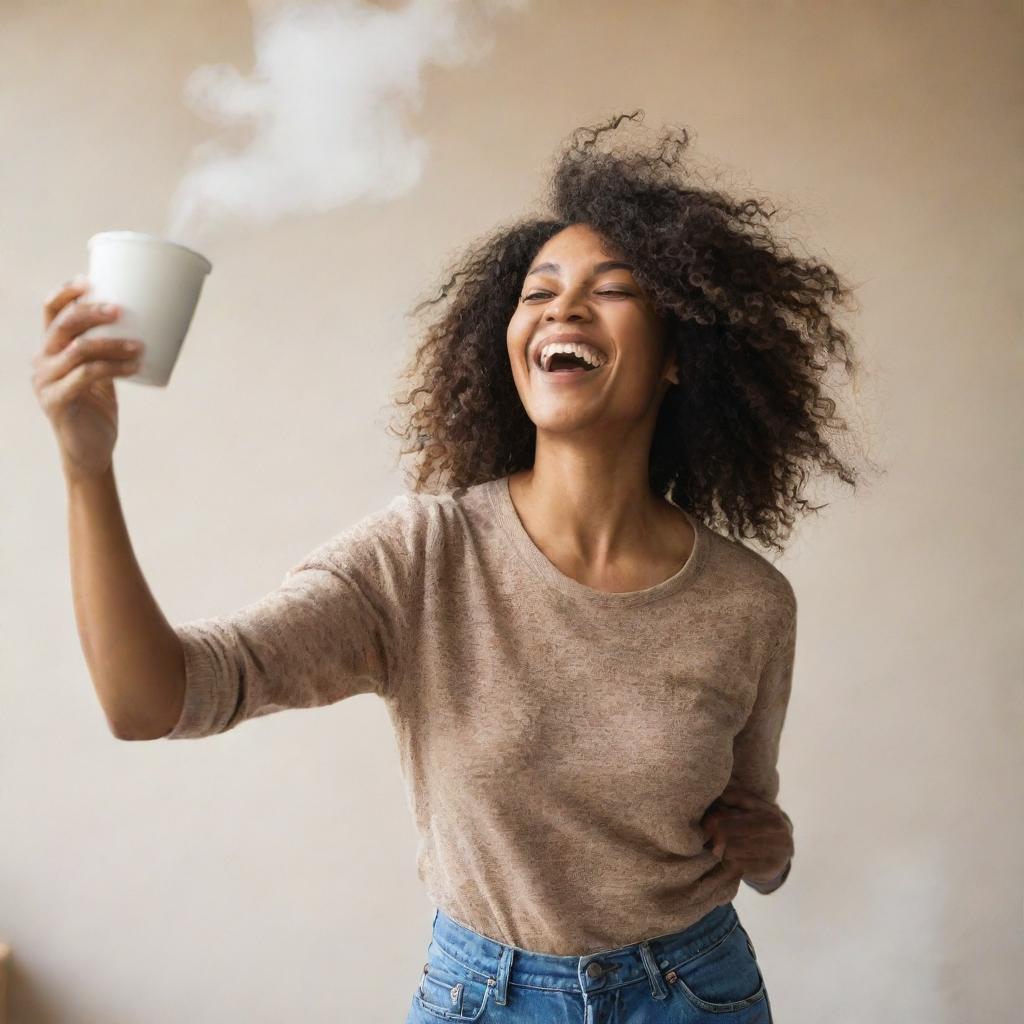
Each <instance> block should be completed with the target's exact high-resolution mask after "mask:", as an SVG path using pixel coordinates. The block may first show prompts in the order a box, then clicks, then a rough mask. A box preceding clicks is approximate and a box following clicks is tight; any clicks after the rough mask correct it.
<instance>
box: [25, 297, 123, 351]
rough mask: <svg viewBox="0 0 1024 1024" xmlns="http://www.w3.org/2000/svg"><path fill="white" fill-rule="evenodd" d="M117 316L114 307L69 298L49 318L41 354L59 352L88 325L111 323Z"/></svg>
mask: <svg viewBox="0 0 1024 1024" xmlns="http://www.w3.org/2000/svg"><path fill="white" fill-rule="evenodd" d="M118 316H120V311H119V310H118V309H116V308H111V307H109V306H106V305H100V304H98V303H95V302H77V301H73V300H69V301H68V302H66V303H65V304H64V306H63V307H62V308H61V310H60V312H59V313H57V314H56V316H55V317H54V318H53V320H51V322H50V326H49V328H48V330H47V332H46V335H45V337H44V339H43V349H42V354H43V355H44V356H51V355H54V354H56V353H57V352H61V351H63V350H64V349H65V348H66V347H67V346H68V345H70V344H71V342H72V341H73V340H74V339H76V338H77V337H78V335H79V334H84V333H85V332H86V331H87V330H89V328H90V327H95V326H97V325H98V324H107V323H112V322H113V321H115V320H116V319H117V318H118Z"/></svg>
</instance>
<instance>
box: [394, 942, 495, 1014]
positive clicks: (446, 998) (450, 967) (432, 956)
mask: <svg viewBox="0 0 1024 1024" xmlns="http://www.w3.org/2000/svg"><path fill="white" fill-rule="evenodd" d="M493 987H494V986H493V979H491V978H488V977H487V975H485V974H481V973H480V972H479V971H475V970H473V968H471V967H467V966H466V965H465V964H463V963H462V962H461V961H459V960H456V959H455V958H454V957H452V956H451V955H450V954H448V953H445V952H444V950H442V949H441V948H440V947H439V946H437V945H436V943H434V942H433V940H431V943H430V945H429V946H428V947H427V962H426V963H425V964H424V965H423V973H422V975H421V976H420V984H419V987H418V988H417V990H416V994H415V996H414V997H413V998H414V1001H415V1003H416V1005H417V1006H418V1007H419V1008H420V1009H421V1010H422V1011H423V1012H424V1013H426V1014H428V1015H430V1016H431V1017H436V1018H438V1019H440V1020H452V1021H459V1020H461V1021H478V1020H480V1018H481V1017H482V1016H483V1013H484V1010H486V1009H487V1004H488V1002H489V1001H490V998H491V990H492V988H493Z"/></svg>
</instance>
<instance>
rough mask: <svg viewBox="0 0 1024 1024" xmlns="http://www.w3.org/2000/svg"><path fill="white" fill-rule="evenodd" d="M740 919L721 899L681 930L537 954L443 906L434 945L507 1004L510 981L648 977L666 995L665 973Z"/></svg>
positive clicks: (552, 986) (615, 982) (582, 984)
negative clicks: (575, 952)
mask: <svg viewBox="0 0 1024 1024" xmlns="http://www.w3.org/2000/svg"><path fill="white" fill-rule="evenodd" d="M738 923H739V917H738V915H737V913H736V909H735V907H733V905H732V903H731V902H730V903H723V904H720V905H719V906H717V907H715V908H714V909H713V910H711V911H710V912H709V913H707V914H705V915H704V917H702V918H701V919H700V920H699V921H695V922H694V923H693V924H691V925H690V926H689V927H687V928H684V929H682V930H681V931H678V932H671V933H670V934H668V935H656V936H653V937H651V938H648V939H644V940H642V941H640V942H634V943H631V944H630V945H628V946H620V947H619V948H618V949H606V950H601V951H599V952H596V953H587V954H586V955H585V956H555V955H553V954H550V953H535V952H532V951H530V950H526V949H520V948H519V947H518V946H512V945H507V944H505V943H503V942H498V941H497V940H496V939H491V938H488V937H487V936H486V935H481V934H480V933H479V932H476V931H473V929H472V928H469V927H467V926H466V925H464V924H461V923H460V922H458V921H456V920H454V919H453V918H451V917H449V916H448V915H447V914H446V913H445V912H444V911H443V910H441V909H440V908H439V907H438V908H436V909H435V912H434V920H433V926H432V931H433V942H434V945H435V946H436V947H438V948H439V949H440V950H441V951H442V953H444V954H445V955H446V956H449V957H451V958H452V959H454V960H456V961H458V962H459V963H461V964H462V965H463V967H466V968H468V969H469V970H471V971H475V972H477V973H479V974H480V975H482V976H484V977H485V978H486V979H487V983H488V984H490V985H494V996H495V1001H496V1002H497V1003H499V1004H500V1005H502V1006H504V1005H505V1004H506V1002H507V998H506V993H507V989H508V986H509V985H523V986H529V987H532V988H542V989H549V990H558V991H565V992H577V993H586V992H598V991H608V990H609V989H613V988H618V987H620V986H622V985H628V984H632V983H634V982H636V981H639V980H640V979H642V978H644V977H646V978H647V979H648V981H649V983H650V986H651V993H652V995H654V996H655V998H664V997H665V995H667V993H668V987H667V984H666V982H665V981H664V978H663V977H662V975H663V974H665V973H668V972H669V971H671V970H673V969H676V968H679V967H680V966H681V965H682V964H684V963H685V962H686V961H687V960H689V959H691V958H692V957H695V956H699V955H700V954H701V953H703V952H704V951H705V950H707V949H708V948H710V947H711V946H713V945H715V944H716V943H717V942H720V941H721V940H722V939H723V938H725V936H726V935H728V934H729V933H730V932H731V931H732V930H733V929H734V928H735V927H736V926H737V924H738Z"/></svg>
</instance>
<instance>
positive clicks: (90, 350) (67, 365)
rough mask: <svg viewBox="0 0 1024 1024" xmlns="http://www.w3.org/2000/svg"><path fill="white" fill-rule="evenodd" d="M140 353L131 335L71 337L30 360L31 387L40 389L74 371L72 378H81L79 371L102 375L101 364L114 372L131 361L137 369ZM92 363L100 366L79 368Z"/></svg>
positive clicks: (102, 367) (70, 374)
mask: <svg viewBox="0 0 1024 1024" xmlns="http://www.w3.org/2000/svg"><path fill="white" fill-rule="evenodd" d="M141 354H142V348H141V346H140V345H139V343H138V342H137V341H136V340H135V339H133V338H81V337H77V338H73V339H72V340H71V342H70V343H69V344H67V345H66V346H65V347H64V348H63V349H61V350H60V351H59V352H56V353H54V354H53V355H50V356H44V357H42V358H41V359H38V360H33V363H34V365H35V366H36V372H35V375H34V376H33V378H32V383H33V387H34V388H35V389H36V391H40V392H41V391H42V389H43V388H45V387H46V386H47V385H49V384H52V383H53V382H54V381H56V380H60V379H61V378H64V377H69V376H72V375H73V374H76V371H77V376H76V377H75V379H76V380H81V378H82V374H83V373H84V374H91V373H95V374H100V375H102V374H103V373H104V372H105V370H104V366H106V369H107V370H111V371H114V372H117V371H118V370H119V369H120V368H123V367H127V366H128V365H129V364H135V365H134V369H138V365H137V364H138V360H139V359H140V357H141ZM92 363H97V364H100V365H98V366H97V367H96V369H95V370H89V369H83V367H88V366H89V365H90V364H92ZM90 379H91V378H90Z"/></svg>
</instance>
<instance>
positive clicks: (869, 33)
mask: <svg viewBox="0 0 1024 1024" xmlns="http://www.w3.org/2000/svg"><path fill="white" fill-rule="evenodd" d="M391 6H394V5H391ZM0 18H2V21H0V68H2V69H3V70H2V72H0V81H2V85H3V88H2V92H0V118H2V121H0V127H2V130H3V138H4V142H5V146H4V154H5V155H4V159H3V160H2V161H0V195H2V196H3V202H2V203H0V291H2V295H3V309H4V314H5V326H4V330H3V332H2V335H0V337H2V345H3V374H2V377H0V386H2V389H3V405H2V420H0V431H2V434H3V438H4V442H3V446H2V449H3V488H2V491H3V494H2V497H3V516H4V530H3V540H2V549H0V550H2V560H3V565H2V570H3V580H4V587H3V593H4V598H3V602H4V603H3V613H2V624H3V633H4V643H3V665H2V671H3V676H2V686H3V693H2V708H0V837H2V838H0V939H2V940H5V941H7V942H9V943H11V944H12V946H13V950H14V959H13V964H12V975H11V993H10V1010H11V1019H12V1020H13V1021H14V1022H15V1024H51V1022H60V1024H83V1022H100V1021H102V1022H103V1024H136V1022H142V1021H145V1022H146V1024H162V1022H179V1021H183V1020H188V1021H191V1022H194V1024H206V1022H213V1021H217V1022H223V1021H229V1022H234V1021H249V1022H257V1021H259V1022H264V1021H266V1022H271V1021H273V1022H277V1021H284V1020H303V1021H308V1022H310V1024H313V1022H317V1024H321V1022H323V1024H327V1022H338V1021H356V1020H358V1021H360V1022H361V1024H373V1022H378V1021H379V1022H387V1024H397V1022H399V1021H402V1020H404V1019H405V1013H406V1010H407V1007H408V1005H409V1000H410V998H411V995H412V992H413V989H414V987H415V985H416V983H417V981H418V976H419V970H420V967H421V966H422V963H423V961H424V960H425V959H426V956H425V950H426V945H427V942H428V941H429V930H430V921H431V917H432V913H433V907H432V905H431V904H430V903H429V901H428V899H427V897H426V894H425V893H424V891H423V890H422V888H421V886H420V883H419V881H418V879H417V878H416V876H415V866H414V854H415V843H416V837H415V835H414V833H413V831H412V827H411V822H410V819H409V816H408V809H407V806H406V804H405V799H404V793H403V782H402V779H401V777H400V773H399V769H398V762H397V758H396V751H395V746H394V741H393V738H392V735H391V732H390V728H389V724H388V720H387V716H386V713H385V709H384V707H383V705H382V704H381V703H380V702H378V701H377V700H376V698H374V697H372V696H367V695H363V696H360V697H356V698H353V699H351V700H349V701H345V702H342V703H341V704H338V705H335V706H332V707H328V708H323V709H319V710H318V711H316V712H313V711H291V712H286V713H281V714H277V715H273V716H270V717H268V718H264V719H262V720H257V721H253V722H250V723H246V724H245V725H243V726H241V727H239V728H238V729H236V730H234V731H232V732H231V733H229V734H225V735H224V736H221V737H215V738H211V739H207V740H204V741H198V742H197V741H180V742H174V743H171V742H154V743H127V742H119V741H118V740H116V739H115V738H114V737H112V736H111V734H110V733H109V732H108V731H107V727H106V723H105V720H104V717H103V714H102V711H101V709H100V707H99V705H98V702H97V700H96V698H95V695H94V691H93V687H92V683H91V680H90V678H89V675H88V672H87V669H86V666H85V662H84V659H83V656H82V654H81V651H80V648H79V645H78V639H77V633H76V631H75V625H74V613H73V608H72V603H71V592H70V580H69V572H68V563H67V538H66V521H65V515H66V504H65V493H64V487H63V481H62V478H61V475H60V472H59V463H58V461H57V453H56V448H55V444H54V440H53V437H52V433H51V431H50V427H49V424H48V422H47V421H46V419H45V416H44V415H43V413H42V410H41V409H40V408H39V406H38V404H37V401H36V398H35V395H34V394H33V392H32V389H31V384H30V374H31V368H30V366H29V360H30V358H31V356H32V355H33V354H34V352H35V351H36V349H37V348H38V346H39V344H40V321H41V302H42V299H43V297H44V295H45V294H46V293H48V292H49V291H50V290H51V289H52V288H54V287H55V286H56V285H58V284H60V283H61V282H62V281H64V280H66V279H67V278H69V277H71V276H72V275H73V274H75V273H77V272H79V271H84V270H85V269H86V268H87V261H86V255H85V241H86V239H87V238H88V237H89V236H90V235H91V234H93V233H94V232H96V231H100V230H105V229H109V228H115V227H116V228H120V227H135V228H137V229H139V230H153V229H157V230H158V229H159V226H160V225H161V224H162V223H163V219H164V216H165V211H166V203H167V200H168V197H169V196H170V194H171V192H172V190H173V188H174V186H175V185H176V183H177V181H178V180H179V177H180V174H181V171H182V167H183V163H184V158H185V155H186V154H187V153H188V151H189V150H190V149H191V148H192V146H194V145H195V144H196V143H198V142H200V141H201V140H202V139H203V138H206V137H208V136H209V135H210V133H211V129H210V128H209V126H206V125H203V124H201V123H199V122H198V121H197V120H196V119H195V118H194V117H193V116H192V115H191V114H190V113H189V112H188V111H187V110H186V109H185V107H184V106H183V105H182V103H181V102H180V89H181V83H182V82H183V80H184V78H185V77H186V76H187V74H188V73H189V71H190V70H191V69H192V68H194V67H195V66H196V65H198V64H205V63H211V62H221V61H224V62H231V63H234V64H235V65H236V66H238V67H240V68H246V67H247V66H248V65H249V62H250V60H251V50H250V46H251V41H252V36H251V25H250V11H249V9H248V8H247V7H246V5H245V4H244V3H242V2H240V0H238V2H230V3H229V2H216V3H210V2H208V0H203V2H199V0H190V2H187V3H186V2H176V3H163V4H153V3H135V4H131V3H121V4H113V3H98V2H80V3H75V4H64V3H32V4H29V3H26V2H21V3H7V4H5V5H4V7H3V8H0ZM1022 34H1024V33H1022V17H1021V8H1020V5H1019V3H1016V2H1014V3H1010V2H992V0H988V2H973V3H970V4H968V3H941V2H903V3H898V2H897V3H883V2H877V0H874V2H866V0H859V2H857V3H852V2H851V3H847V2H841V3H823V2H816V0H802V2H766V3H753V2H746V3H730V2H719V3H714V2H700V3H674V2H644V3H637V4H624V3H607V2H596V3H595V2H591V0H588V2H586V3H583V2H579V0H559V2H558V3H554V2H546V3H542V2H534V3H533V4H532V6H531V7H530V8H529V9H528V10H526V11H524V12H523V13H521V14H518V15H515V16H509V17H505V18H503V19H502V21H501V24H500V28H499V30H498V32H497V36H496V45H495V47H494V50H493V52H492V53H491V54H490V56H489V57H488V59H487V60H486V61H483V62H481V63H479V64H476V65H468V66H465V67H460V68H455V69H438V68H435V69H429V70H428V72H427V75H426V79H425V102H424V105H423V108H422V110H421V111H420V113H419V114H418V116H417V118H416V124H415V128H416V130H417V132H419V133H420V134H421V135H422V136H423V137H424V138H425V139H426V140H427V141H428V142H429V144H430V146H431V155H430V159H429V161H428V165H427V169H426V174H425V177H424V179H423V180H422V182H421V183H420V185H419V186H418V187H417V189H416V190H415V191H414V192H412V193H411V194H409V195H408V196H406V197H404V198H402V199H400V200H397V201H394V202H389V203H374V204H358V205H355V206H351V207H348V208H345V209H342V210H338V211H335V212H333V213H328V214H324V215H321V216H304V217H295V218H289V219H287V220H285V221H284V222H282V223H278V224H275V225H272V226H268V227H262V228H261V227H252V228H251V229H246V228H245V227H244V226H242V227H239V228H236V229H235V230H234V231H232V232H229V233H228V234H227V235H226V236H225V237H224V238H222V239H221V240H220V241H219V242H218V243H217V245H216V247H215V251H213V252H209V253H208V255H210V256H211V258H212V260H213V262H214V264H215V268H214V272H213V274H212V275H211V277H210V278H208V279H207V283H206V286H205V289H204V293H203V297H202V301H201V303H200V307H199V309H198V312H197V314H196V318H195V320H194V322H193V325H192V329H191V331H190V334H189V337H188V339H187V342H186V346H185V348H184V350H183V352H182V356H181V359H180V362H179V364H178V366H177V367H176V368H175V371H174V378H173V380H172V383H171V386H170V387H169V388H167V389H154V388H148V387H141V386H133V385H130V384H123V383H119V384H118V385H117V387H118V393H119V397H120V403H121V436H120V439H119V442H118V448H117V451H116V453H115V470H116V474H117V479H118V482H119V488H120V493H121V498H122V501H123V504H124V508H125V513H126V517H127V521H128V524H129V528H130V530H131V535H132V539H133V542H134V546H135V550H136V553H137V555H138V558H139V561H140V563H141V565H142V567H143V571H144V572H145V574H146V577H147V580H148V582H149V584H150V586H151V588H152V589H153V592H154V594H155V595H156V596H157V599H158V600H159V602H160V603H161V606H162V608H163V610H164V612H165V613H166V615H167V616H168V618H169V619H170V620H171V621H173V622H182V621H186V620H188V619H192V618H199V617H202V616H206V615H216V614H219V613H223V612H227V611H229V610H231V609H233V608H236V607H239V606H241V605H242V604H244V603H248V602H250V601H252V600H254V599H256V598H258V597H260V596H261V595H263V594H264V593H267V592H268V591H270V590H271V589H273V588H275V587H276V586H277V585H278V584H279V583H280V581H281V578H282V576H283V574H284V571H285V569H286V568H287V567H288V566H290V565H292V564H293V563H294V562H296V561H297V560H298V559H299V558H300V557H301V556H302V555H303V554H305V552H307V551H308V550H310V549H312V548H313V547H314V546H315V545H317V544H318V543H320V542H321V541H322V540H324V539H325V538H327V537H328V536H330V535H332V534H333V533H334V532H336V531H338V530H340V529H342V528H344V527H345V526H347V525H349V524H351V523H352V522H354V521H355V520H356V519H358V518H360V517H361V516H363V515H365V514H367V513H369V512H371V511H373V510H375V509H377V508H379V507H380V506H381V505H382V504H383V503H384V502H386V501H387V500H388V499H389V498H390V497H391V496H392V495H394V494H396V493H398V492H399V491H400V490H401V489H402V487H403V486H404V485H403V482H402V478H401V475H400V471H399V469H398V468H397V466H396V463H395V450H396V445H395V442H394V441H393V440H392V439H390V438H388V437H387V436H386V435H385V433H384V430H383V424H384V422H385V420H386V417H387V408H386V403H387V399H388V395H389V393H390V390H391V388H392V385H393V383H394V376H395V373H396V371H397V369H398V368H399V366H400V364H401V363H402V361H403V358H404V354H405V351H406V348H407V347H408V346H409V345H410V344H411V342H412V340H413V339H412V334H413V329H412V328H411V327H410V324H409V322H407V321H404V320H403V316H404V313H405V312H406V311H407V310H408V309H409V308H410V307H411V305H412V304H413V302H414V301H415V300H418V299H419V298H422V297H423V296H424V295H425V294H426V293H427V292H428V291H429V290H430V289H431V288H433V287H434V286H435V284H436V282H437V281H438V280H439V279H440V275H441V270H442V267H443V266H444V265H446V261H447V260H448V258H449V257H450V256H451V255H452V254H453V253H454V252H456V251H457V250H458V249H459V248H460V247H461V246H463V245H464V244H466V243H467V242H468V241H469V240H470V239H471V238H475V237H477V236H479V235H481V234H483V233H485V232H486V231H488V230H490V228H491V227H492V226H494V225H495V224H497V223H499V222H505V221H507V220H508V219H510V218H512V217H514V216H518V215H519V214H521V213H526V212H529V211H531V210H534V209H536V205H537V204H536V198H535V197H536V196H537V195H538V194H539V190H540V189H541V187H542V186H543V175H544V169H545V168H546V167H547V166H548V164H549V161H550V160H551V158H552V156H553V154H554V153H555V152H556V150H557V149H558V148H559V147H560V146H561V145H562V143H563V142H564V141H565V139H566V138H567V137H568V135H569V134H570V133H571V131H572V130H573V129H574V128H575V127H576V126H578V125H583V124H592V123H595V122H598V121H602V120H605V119H606V118H608V117H610V116H612V115H613V114H615V113H617V112H626V111H630V110H632V109H635V108H637V107H641V108H643V109H644V110H645V111H646V121H645V124H646V126H647V127H648V128H649V129H650V130H651V131H656V130H657V128H658V127H659V126H660V125H662V124H664V123H678V124H684V125H686V126H687V127H689V128H691V129H693V130H694V131H695V132H696V133H697V137H696V140H695V143H694V148H693V151H694V153H695V154H696V155H698V156H699V157H700V158H702V159H705V160H707V161H709V162H710V163H712V164H714V165H716V166H719V167H722V168H725V169H727V170H728V171H730V172H731V173H732V174H733V175H735V176H736V178H737V179H739V180H746V181H749V182H750V183H751V187H752V188H753V189H756V192H757V194H758V195H761V194H766V195H768V196H771V197H774V198H775V199H776V200H778V201H779V202H782V203H784V204H786V205H787V206H789V207H792V208H794V209H796V210H797V211H800V212H801V213H802V220H801V221H791V222H790V224H789V225H788V229H789V230H791V231H793V232H799V235H800V237H801V238H802V240H803V242H804V243H805V244H806V246H807V248H808V250H809V251H811V252H813V253H817V254H820V255H822V256H823V257H825V258H827V259H829V260H831V261H832V262H833V265H834V266H836V268H837V269H838V270H840V272H842V273H844V274H847V275H848V276H849V277H850V278H851V279H853V280H855V281H857V282H860V283H861V286H860V288H859V290H858V298H859V301H860V303H861V305H862V312H861V313H860V314H859V316H858V317H857V318H856V319H855V321H854V322H853V323H852V324H851V327H852V330H853V331H854V333H855V338H856V341H857V345H858V350H859V352H860V354H861V355H862V357H863V358H864V360H865V362H866V364H867V366H868V368H869V369H870V371H871V375H870V377H868V378H867V379H866V391H865V401H866V402H867V403H868V404H869V409H870V403H873V404H874V407H875V408H874V409H873V410H870V411H871V413H872V424H871V426H870V432H871V438H870V440H871V443H872V445H873V454H874V456H875V458H877V459H878V460H879V461H880V462H881V463H883V464H884V465H885V466H886V467H887V472H886V474H885V475H884V477H882V478H881V479H879V480H878V482H876V483H875V484H873V485H869V486H867V487H865V489H864V490H863V491H862V492H859V493H858V494H857V495H856V496H852V495H851V494H850V492H849V491H848V490H847V489H834V490H833V492H832V494H831V501H832V504H831V505H830V506H829V508H828V509H826V510H825V511H824V512H823V514H822V515H821V517H820V518H818V519H817V520H815V519H808V520H806V521H805V522H804V523H803V525H802V526H801V527H800V528H799V529H798V532H797V534H796V536H795V537H794V540H793V543H792V545H791V547H790V549H789V550H788V551H787V553H786V554H785V556H784V557H782V558H780V559H779V560H778V561H777V563H776V564H777V565H778V566H779V567H780V568H781V569H782V570H783V571H784V572H786V573H787V575H788V576H789V578H790V579H791V581H792V582H793V584H794V587H795V589H796V592H797V595H798V598H799V601H800V610H801V620H800V638H799V647H798V652H797V662H796V671H795V681H794V692H793V698H792V702H791V705H790V712H789V717H788V720H787V724H786V730H785V734H784V741H783V750H782V756H781V761H780V772H781V778H782V789H781V793H780V803H781V805H782V806H783V807H784V808H785V809H786V810H787V812H788V813H789V814H790V815H791V817H792V818H793V820H794V822H795V830H796V857H795V862H794V867H793V872H792V875H791V876H790V878H789V880H788V882H787V883H786V885H785V886H784V887H783V888H782V889H780V890H779V891H778V892H776V893H775V894H773V895H770V896H761V895H759V894H757V893H755V892H753V891H752V890H750V889H748V888H747V887H746V886H742V887H741V890H740V893H739V895H738V897H737V899H736V906H737V909H738V912H739V914H740V916H741V918H742V920H743V921H744V923H745V925H746V927H747V929H748V930H749V932H750V933H751V935H752V937H753V938H754V942H755V944H756V946H757V949H758V955H759V958H760V962H761V965H762V968H763V970H764V972H765V975H766V978H767V981H768V985H769V991H770V995H771V999H772V1004H773V1007H774V1009H775V1012H776V1016H777V1019H778V1020H779V1021H780V1022H784V1024H812V1022H819V1021H823V1020H827V1021H830V1022H834V1024H861V1022H863V1021H873V1022H877V1024H883V1022H894V1024H895V1022H899V1024H905V1022H909V1021H913V1022H928V1024H939V1022H943V1024H944V1022H950V1024H952V1022H966V1021H977V1020H1008V1019H1010V1016H1011V1013H1012V1011H1013V1010H1016V1009H1018V1008H1019V999H1020V997H1019V980H1018V976H1019V968H1020V964H1021V962H1022V959H1021V955H1022V952H1024V942H1022V928H1021V918H1022V894H1021V881H1020V880H1021V866H1022V863H1024V858H1022V853H1024V842H1022V839H1024V832H1022V823H1021V815H1020V807H1021V778H1022V763H1021V760H1022V755H1021V746H1022V744H1021V735H1022V732H1021V726H1022V706H1021V685H1020V684H1021V645H1020V640H1019V635H1020V626H1021V615H1020V609H1021V586H1020V566H1021V564H1022V563H1021V556H1022V550H1021V548H1022V545H1021V532H1020V529H1019V520H1020V513H1021V508H1022V506H1021V474H1020V458H1021V444H1020V438H1021V418H1020V413H1019V410H1020V388H1021V384H1022V383H1024V381H1022V374H1021V358H1020V351H1021V350H1020V328H1021V308H1022V306H1021V297H1022V296H1021V230H1020V224H1021V220H1020V217H1021V206H1022V203H1021V198H1022V196H1021V181H1022V177H1021V171H1022V167H1021V163H1022V161H1021V136H1022V132H1021V82H1022V77H1021V71H1022V68H1021V64H1022V60H1021V53H1022V47H1021V43H1022ZM773 557H774V556H773ZM665 811H666V813H671V811H672V809H671V808H666V809H665Z"/></svg>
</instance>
